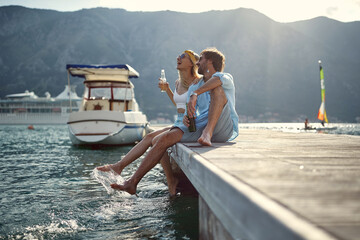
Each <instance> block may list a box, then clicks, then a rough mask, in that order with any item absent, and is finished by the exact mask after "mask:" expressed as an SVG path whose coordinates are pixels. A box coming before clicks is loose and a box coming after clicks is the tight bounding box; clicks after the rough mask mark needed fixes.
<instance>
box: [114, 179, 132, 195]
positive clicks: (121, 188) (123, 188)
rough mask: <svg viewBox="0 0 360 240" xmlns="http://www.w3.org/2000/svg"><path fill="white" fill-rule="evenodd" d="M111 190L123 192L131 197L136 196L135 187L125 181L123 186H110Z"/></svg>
mask: <svg viewBox="0 0 360 240" xmlns="http://www.w3.org/2000/svg"><path fill="white" fill-rule="evenodd" d="M110 186H111V188H113V189H115V190H119V191H125V192H127V193H129V194H131V195H134V194H136V185H134V184H132V183H130V182H129V181H125V182H124V184H123V185H120V184H116V183H113V184H110Z"/></svg>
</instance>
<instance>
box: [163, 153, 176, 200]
mask: <svg viewBox="0 0 360 240" xmlns="http://www.w3.org/2000/svg"><path fill="white" fill-rule="evenodd" d="M160 163H161V166H162V168H163V169H164V173H165V176H166V181H167V184H168V188H169V193H170V196H175V195H176V187H177V185H178V183H179V179H177V178H176V177H175V176H174V173H173V171H172V168H171V163H170V157H169V155H168V153H167V152H165V153H164V155H163V156H162V158H161V160H160Z"/></svg>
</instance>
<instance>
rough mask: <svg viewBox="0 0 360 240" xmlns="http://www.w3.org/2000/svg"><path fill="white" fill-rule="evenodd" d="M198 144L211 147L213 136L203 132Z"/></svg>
mask: <svg viewBox="0 0 360 240" xmlns="http://www.w3.org/2000/svg"><path fill="white" fill-rule="evenodd" d="M198 143H200V144H201V145H204V146H211V136H210V134H208V133H205V132H203V133H202V134H201V136H200V137H199V139H198Z"/></svg>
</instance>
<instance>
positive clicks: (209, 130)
mask: <svg viewBox="0 0 360 240" xmlns="http://www.w3.org/2000/svg"><path fill="white" fill-rule="evenodd" d="M210 96H211V100H210V107H209V118H208V123H207V125H206V127H205V129H204V130H203V132H202V134H201V136H200V138H199V139H198V142H199V143H200V144H202V145H204V146H211V138H212V135H213V132H214V129H215V126H216V123H217V122H218V120H219V118H220V116H221V112H222V110H223V108H224V106H225V104H226V103H227V98H226V95H225V92H224V89H223V88H222V87H221V86H220V87H217V88H214V89H213V90H211V93H210Z"/></svg>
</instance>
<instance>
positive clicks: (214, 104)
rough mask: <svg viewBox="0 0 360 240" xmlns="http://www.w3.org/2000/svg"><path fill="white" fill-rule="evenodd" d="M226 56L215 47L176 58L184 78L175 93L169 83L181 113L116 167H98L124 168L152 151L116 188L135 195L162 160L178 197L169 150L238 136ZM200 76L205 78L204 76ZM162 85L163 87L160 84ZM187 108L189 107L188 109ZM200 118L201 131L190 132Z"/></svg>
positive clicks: (106, 167)
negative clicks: (169, 124)
mask: <svg viewBox="0 0 360 240" xmlns="http://www.w3.org/2000/svg"><path fill="white" fill-rule="evenodd" d="M224 66H225V56H224V55H223V54H222V53H221V52H220V51H219V50H217V49H216V48H207V49H205V50H203V51H202V52H201V54H200V57H199V56H198V55H197V54H196V53H195V52H193V51H191V50H186V51H184V52H183V53H182V54H181V55H180V56H178V57H177V70H178V73H179V79H178V80H177V81H176V83H175V91H174V93H173V92H172V91H171V90H170V88H169V86H168V83H166V84H167V91H166V92H167V94H168V95H169V97H170V99H171V100H172V102H173V103H174V104H175V105H176V107H177V110H178V117H177V120H176V121H175V123H174V125H173V126H172V127H169V128H164V129H161V130H158V131H154V132H152V133H149V134H148V135H146V136H145V137H144V138H143V139H142V140H141V141H140V142H139V143H138V144H137V145H135V146H134V147H133V148H132V149H131V150H130V151H129V152H128V153H127V154H126V156H125V157H124V158H123V159H122V160H121V161H119V162H117V163H115V164H110V165H105V166H101V167H98V168H97V169H98V170H100V171H110V170H113V171H115V172H116V173H117V174H121V172H122V170H123V169H124V168H125V167H126V166H127V165H129V164H130V163H132V162H133V161H135V160H136V159H137V158H139V157H140V156H142V154H144V153H145V152H146V150H147V149H148V148H149V147H151V149H150V151H149V152H148V153H147V154H146V156H145V158H144V159H143V161H142V163H141V164H140V166H139V168H138V169H137V170H136V172H135V173H134V174H133V175H132V177H131V178H130V179H128V180H126V181H125V182H124V183H123V184H122V185H119V184H111V187H112V188H113V189H115V190H121V191H126V192H128V193H130V194H136V187H137V185H138V183H139V182H140V180H141V179H142V178H143V177H144V176H145V174H146V173H147V172H149V171H150V170H151V169H152V168H153V167H155V166H156V164H158V163H159V162H160V163H161V165H162V167H163V169H164V173H165V175H166V179H167V183H168V188H169V192H170V195H175V194H176V186H177V184H178V179H176V178H175V177H174V175H173V173H172V169H171V164H170V160H169V156H168V154H167V149H168V148H169V147H171V146H172V145H174V144H176V143H178V142H196V141H197V142H199V143H200V144H202V145H205V146H211V142H226V141H230V140H233V139H234V138H236V137H237V135H238V115H237V113H236V111H235V87H234V82H233V78H232V76H231V75H230V74H228V73H223V69H224ZM198 73H199V74H201V75H202V77H200V76H199V75H198ZM159 84H160V83H159ZM186 103H188V104H187V108H186V107H185V106H186ZM193 116H194V117H195V122H196V131H195V132H189V130H188V127H189V117H190V118H191V117H193Z"/></svg>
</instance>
